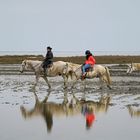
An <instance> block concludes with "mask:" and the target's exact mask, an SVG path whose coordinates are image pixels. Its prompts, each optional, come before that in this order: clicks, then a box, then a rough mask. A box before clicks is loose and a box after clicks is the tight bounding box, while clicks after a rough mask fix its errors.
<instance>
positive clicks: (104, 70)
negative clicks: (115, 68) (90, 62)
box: [67, 63, 111, 89]
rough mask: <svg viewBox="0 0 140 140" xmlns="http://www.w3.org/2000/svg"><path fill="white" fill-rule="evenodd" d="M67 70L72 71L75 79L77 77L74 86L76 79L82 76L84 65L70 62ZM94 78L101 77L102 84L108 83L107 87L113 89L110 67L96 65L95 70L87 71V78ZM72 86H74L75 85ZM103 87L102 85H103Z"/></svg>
mask: <svg viewBox="0 0 140 140" xmlns="http://www.w3.org/2000/svg"><path fill="white" fill-rule="evenodd" d="M67 70H68V72H69V73H72V77H73V79H75V81H74V83H73V86H74V85H75V83H76V81H77V80H79V79H81V76H82V65H79V64H74V63H68V65H67ZM86 78H87V79H93V78H99V79H100V82H101V84H103V82H104V83H106V85H107V87H108V88H109V89H111V86H110V85H111V77H110V72H109V69H108V67H106V66H105V67H104V66H102V65H94V67H93V70H89V71H88V72H86V76H85V79H86ZM73 86H72V87H73ZM101 88H102V86H101Z"/></svg>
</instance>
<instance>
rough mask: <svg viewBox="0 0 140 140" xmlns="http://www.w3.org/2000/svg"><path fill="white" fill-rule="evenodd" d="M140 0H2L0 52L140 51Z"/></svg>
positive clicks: (75, 53)
mask: <svg viewBox="0 0 140 140" xmlns="http://www.w3.org/2000/svg"><path fill="white" fill-rule="evenodd" d="M139 38H140V0H0V52H1V54H2V53H3V52H4V53H12V52H16V53H21V52H24V53H25V52H27V53H34V52H36V53H46V47H47V46H51V47H52V48H53V49H52V50H53V52H54V54H55V55H84V52H85V50H87V49H88V50H91V52H92V53H93V54H94V55H100V54H101V55H108V54H112V55H114V54H117V55H119V54H124V55H127V54H128V55H131V54H137V55H140V39H139Z"/></svg>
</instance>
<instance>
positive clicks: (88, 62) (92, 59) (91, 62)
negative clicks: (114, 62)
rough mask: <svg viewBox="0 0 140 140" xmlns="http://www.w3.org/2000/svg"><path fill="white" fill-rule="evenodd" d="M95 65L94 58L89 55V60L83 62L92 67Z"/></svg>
mask: <svg viewBox="0 0 140 140" xmlns="http://www.w3.org/2000/svg"><path fill="white" fill-rule="evenodd" d="M95 63H96V61H95V58H94V57H93V56H92V55H91V56H89V58H88V59H87V60H86V61H85V64H90V65H92V66H93V65H94V64H95Z"/></svg>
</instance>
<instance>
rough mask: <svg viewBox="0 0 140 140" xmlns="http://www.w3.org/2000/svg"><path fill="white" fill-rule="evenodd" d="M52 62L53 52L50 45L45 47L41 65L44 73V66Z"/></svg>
mask: <svg viewBox="0 0 140 140" xmlns="http://www.w3.org/2000/svg"><path fill="white" fill-rule="evenodd" d="M52 63H53V52H52V48H51V47H50V46H48V47H47V53H46V57H45V59H44V61H43V64H42V67H43V69H44V73H46V68H48V66H49V65H51V64H52Z"/></svg>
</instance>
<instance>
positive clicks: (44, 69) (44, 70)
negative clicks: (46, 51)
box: [43, 68, 46, 76]
mask: <svg viewBox="0 0 140 140" xmlns="http://www.w3.org/2000/svg"><path fill="white" fill-rule="evenodd" d="M43 74H44V75H45V76H46V68H43Z"/></svg>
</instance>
